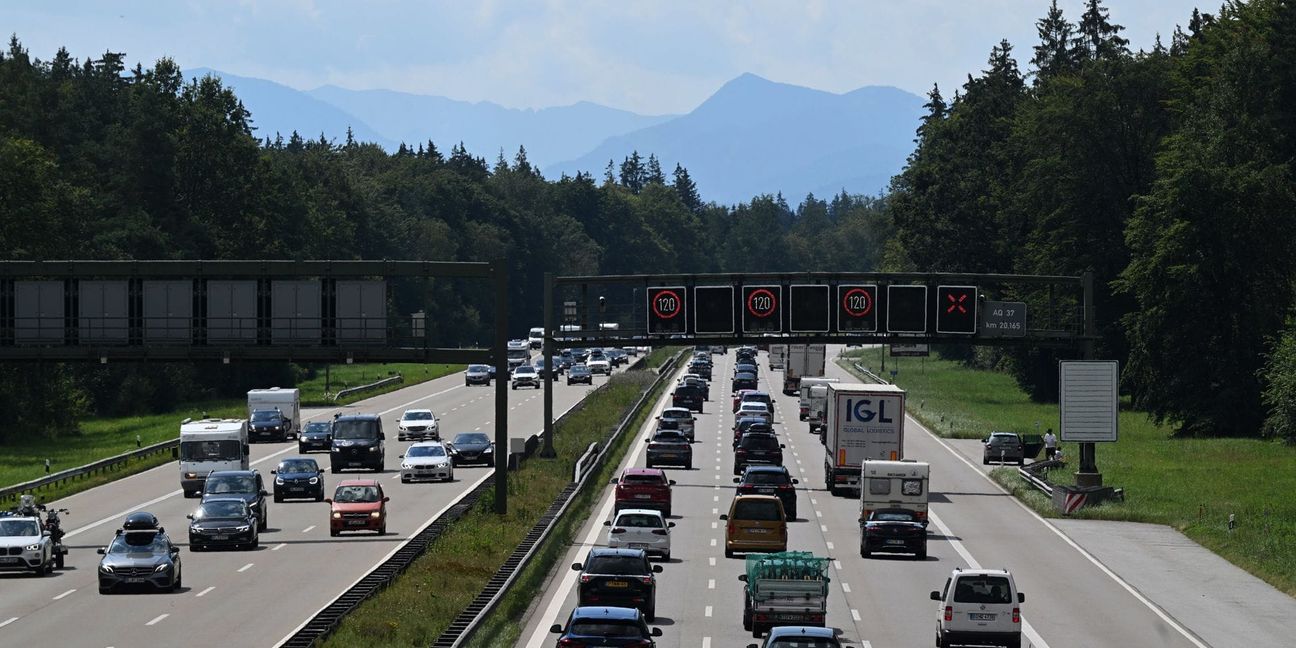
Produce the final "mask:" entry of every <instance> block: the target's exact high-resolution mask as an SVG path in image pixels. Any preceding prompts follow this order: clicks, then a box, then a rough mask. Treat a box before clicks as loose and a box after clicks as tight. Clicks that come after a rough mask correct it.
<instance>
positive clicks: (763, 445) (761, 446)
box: [740, 434, 779, 450]
mask: <svg viewBox="0 0 1296 648" xmlns="http://www.w3.org/2000/svg"><path fill="white" fill-rule="evenodd" d="M740 445H742V447H743V449H744V450H778V449H779V445H778V439H777V438H775V437H772V436H770V435H768V434H748V435H746V436H744V437H743V438H742V443H741V444H740Z"/></svg>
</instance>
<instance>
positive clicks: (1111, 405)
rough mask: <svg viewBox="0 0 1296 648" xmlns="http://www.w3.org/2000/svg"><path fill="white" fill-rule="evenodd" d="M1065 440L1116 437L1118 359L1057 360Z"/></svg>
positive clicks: (1118, 380)
mask: <svg viewBox="0 0 1296 648" xmlns="http://www.w3.org/2000/svg"><path fill="white" fill-rule="evenodd" d="M1058 380H1059V382H1060V387H1061V394H1062V403H1061V405H1062V406H1061V408H1060V410H1061V419H1062V420H1061V424H1060V426H1059V427H1060V429H1061V430H1062V440H1063V441H1069V442H1075V443H1102V442H1113V441H1115V440H1116V431H1117V430H1116V428H1117V422H1118V419H1119V417H1118V414H1119V411H1120V391H1119V388H1120V370H1119V367H1118V365H1117V362H1116V361H1115V360H1104V361H1064V362H1060V363H1058Z"/></svg>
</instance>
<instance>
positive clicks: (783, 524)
mask: <svg viewBox="0 0 1296 648" xmlns="http://www.w3.org/2000/svg"><path fill="white" fill-rule="evenodd" d="M720 519H721V520H725V521H727V522H728V524H726V525H725V557H726V558H732V557H733V555H734V554H735V553H750V552H775V551H787V537H788V536H787V515H786V514H784V513H783V502H781V501H779V498H777V497H774V496H772V495H739V496H737V497H735V498H734V500H733V503H732V504H730V505H729V513H728V514H726V515H721V516H720Z"/></svg>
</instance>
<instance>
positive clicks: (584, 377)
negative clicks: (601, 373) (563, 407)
mask: <svg viewBox="0 0 1296 648" xmlns="http://www.w3.org/2000/svg"><path fill="white" fill-rule="evenodd" d="M576 383H585V384H586V385H593V384H594V374H592V373H590V370H589V367H586V366H585V365H583V364H574V365H572V366H571V369H568V370H567V384H568V385H574V384H576Z"/></svg>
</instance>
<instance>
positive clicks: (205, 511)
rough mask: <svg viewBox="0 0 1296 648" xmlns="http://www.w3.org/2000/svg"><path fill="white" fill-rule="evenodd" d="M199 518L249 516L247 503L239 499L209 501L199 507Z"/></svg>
mask: <svg viewBox="0 0 1296 648" xmlns="http://www.w3.org/2000/svg"><path fill="white" fill-rule="evenodd" d="M194 517H198V518H241V517H247V504H244V503H243V502H241V501H238V500H226V501H215V502H207V503H205V504H203V505H202V506H200V507H199V508H198V514H197V515H195V516H194Z"/></svg>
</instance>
